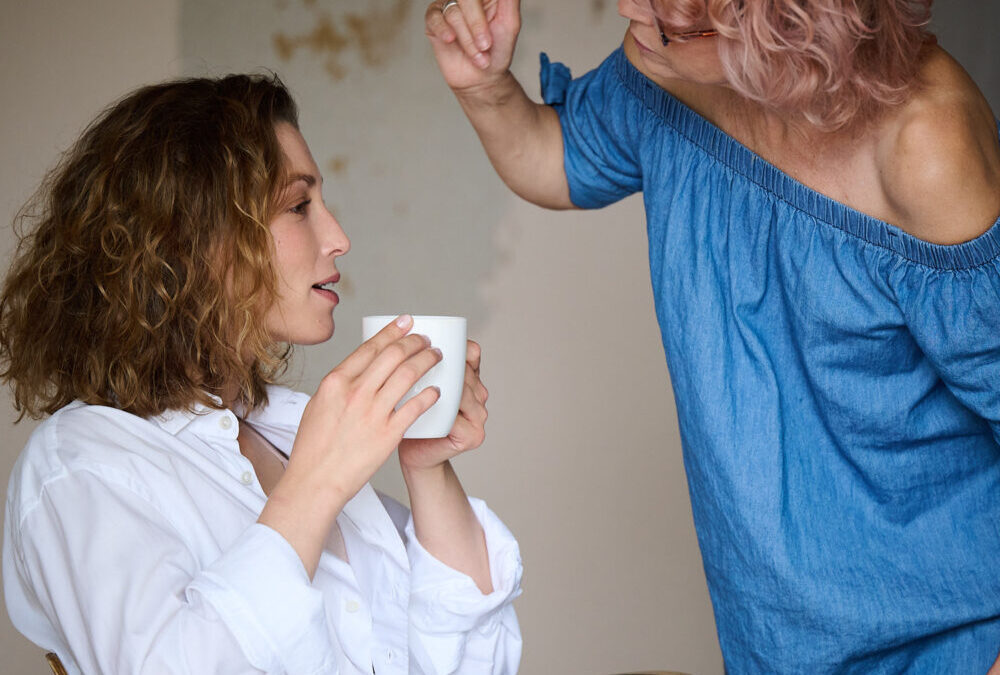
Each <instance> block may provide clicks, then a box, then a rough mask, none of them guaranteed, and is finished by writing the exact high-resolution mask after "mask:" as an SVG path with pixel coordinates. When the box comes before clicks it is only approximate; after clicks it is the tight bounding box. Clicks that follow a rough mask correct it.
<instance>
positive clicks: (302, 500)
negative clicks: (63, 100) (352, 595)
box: [257, 481, 349, 579]
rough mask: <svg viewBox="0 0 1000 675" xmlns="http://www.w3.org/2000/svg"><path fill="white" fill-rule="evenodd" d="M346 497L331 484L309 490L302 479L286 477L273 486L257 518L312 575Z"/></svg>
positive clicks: (345, 501)
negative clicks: (287, 546)
mask: <svg viewBox="0 0 1000 675" xmlns="http://www.w3.org/2000/svg"><path fill="white" fill-rule="evenodd" d="M348 500H349V497H347V496H346V495H340V494H339V493H338V491H337V490H335V489H334V488H329V487H327V488H326V489H323V488H322V487H317V488H316V489H312V490H310V489H309V488H308V487H307V486H306V485H304V484H303V483H302V482H298V483H297V484H295V485H292V482H291V481H286V482H285V484H284V485H282V484H281V483H279V484H278V485H277V486H276V487H275V490H274V492H272V493H271V495H270V496H269V497H268V500H267V503H266V504H264V509H263V510H262V511H261V514H260V517H259V518H258V519H257V522H258V523H260V524H261V525H267V526H268V527H270V528H271V529H272V530H274V531H276V532H277V533H278V534H280V535H281V536H282V537H284V538H285V540H286V541H287V542H288V543H289V545H291V547H292V548H293V549H295V552H296V553H297V554H298V555H299V558H300V559H301V560H302V565H303V566H304V567H305V569H306V573H307V574H308V575H309V578H310V579H312V578H313V576H315V574H316V568H317V567H318V566H319V559H320V556H321V555H322V553H323V547H324V546H325V544H326V540H327V537H328V536H329V533H330V530H331V529H332V528H333V524H334V523H335V522H336V520H337V515H338V514H339V513H340V512H341V510H343V508H344V505H346V504H347V502H348Z"/></svg>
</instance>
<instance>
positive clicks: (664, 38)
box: [656, 19, 719, 47]
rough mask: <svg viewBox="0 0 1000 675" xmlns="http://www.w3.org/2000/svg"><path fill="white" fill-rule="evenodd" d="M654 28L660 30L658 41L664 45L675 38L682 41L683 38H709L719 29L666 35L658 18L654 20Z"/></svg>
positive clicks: (717, 32)
mask: <svg viewBox="0 0 1000 675" xmlns="http://www.w3.org/2000/svg"><path fill="white" fill-rule="evenodd" d="M656 28H657V29H658V30H659V31H660V42H662V43H663V46H664V47H666V46H667V45H668V44H670V43H671V42H674V41H677V40H680V41H684V40H693V39H697V38H711V37H716V36H717V35H718V34H719V31H717V30H715V29H709V30H691V31H687V32H686V33H678V34H677V35H674V36H673V37H667V34H666V33H664V32H663V26H662V25H661V24H660V20H659V19H657V20H656Z"/></svg>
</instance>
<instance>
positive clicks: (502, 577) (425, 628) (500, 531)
mask: <svg viewBox="0 0 1000 675" xmlns="http://www.w3.org/2000/svg"><path fill="white" fill-rule="evenodd" d="M469 504H470V505H471V506H472V510H473V512H474V513H475V514H476V518H478V519H479V522H480V524H481V525H482V527H483V532H484V533H485V534H486V548H487V551H488V553H489V558H490V577H491V579H492V582H493V592H492V593H490V594H488V595H483V593H482V591H480V590H479V588H478V587H477V586H476V583H475V582H474V581H473V580H472V578H471V577H469V576H468V575H466V574H463V573H462V572H458V571H456V570H454V569H452V568H450V567H448V566H447V565H445V564H444V563H442V562H441V561H440V560H438V559H437V558H435V557H434V556H433V555H431V554H430V553H429V552H428V551H427V549H425V548H424V547H423V546H421V544H420V542H419V541H418V540H417V534H416V531H415V529H414V525H413V517H412V516H410V520H409V522H407V524H406V540H407V553H408V555H409V558H410V570H411V574H412V577H411V583H410V593H411V595H410V620H411V622H412V626H413V628H414V629H415V630H417V631H419V632H420V633H423V634H425V635H428V636H429V635H439V636H444V635H448V634H455V633H467V632H469V631H471V630H473V629H478V630H479V631H481V632H482V633H489V632H492V631H496V630H499V628H500V623H501V621H502V614H503V609H504V608H505V607H506V606H507V605H509V604H510V603H511V601H513V600H514V598H516V597H517V596H518V595H520V594H521V574H522V565H521V552H520V549H519V548H518V545H517V540H515V539H514V535H512V534H511V533H510V530H508V529H507V527H506V526H505V525H504V524H503V523H502V522H501V521H500V519H499V518H498V517H497V516H496V514H494V513H493V512H492V511H491V510H490V509H489V507H487V506H486V503H485V502H483V501H482V500H480V499H475V498H471V497H470V498H469Z"/></svg>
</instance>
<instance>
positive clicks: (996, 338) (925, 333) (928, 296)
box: [894, 258, 1000, 444]
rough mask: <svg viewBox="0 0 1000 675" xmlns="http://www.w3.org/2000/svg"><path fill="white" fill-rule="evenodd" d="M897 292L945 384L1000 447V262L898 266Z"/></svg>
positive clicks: (912, 329)
mask: <svg viewBox="0 0 1000 675" xmlns="http://www.w3.org/2000/svg"><path fill="white" fill-rule="evenodd" d="M894 286H895V291H896V293H897V296H898V299H899V303H900V307H901V308H902V310H903V313H904V317H905V321H906V324H907V326H908V328H909V329H910V333H911V334H912V335H913V337H914V339H915V340H916V342H917V344H918V345H919V346H920V348H921V350H922V351H923V352H924V354H925V355H926V356H927V358H928V360H929V361H930V363H931V364H932V365H933V367H934V368H935V370H936V371H937V373H938V374H939V375H940V377H941V380H942V381H943V382H944V384H945V385H946V386H947V387H948V389H949V391H951V393H952V394H953V395H954V396H955V397H956V398H957V399H958V400H959V401H960V402H961V403H962V404H963V405H964V406H966V407H967V408H969V409H970V410H972V412H974V413H975V414H976V415H978V416H979V417H982V418H983V419H984V420H986V422H987V423H988V424H989V425H990V428H991V429H992V431H993V438H994V439H995V441H996V442H997V443H998V444H1000V258H994V259H992V260H989V261H987V262H985V263H982V264H979V265H976V266H973V267H970V268H967V269H933V268H930V267H924V266H921V265H917V264H913V263H911V264H905V265H900V266H899V267H897V269H896V272H895V284H894Z"/></svg>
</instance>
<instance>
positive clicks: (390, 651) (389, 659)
mask: <svg viewBox="0 0 1000 675" xmlns="http://www.w3.org/2000/svg"><path fill="white" fill-rule="evenodd" d="M392 657H393V654H392V650H391V649H390V650H389V651H387V652H386V653H385V660H386V661H388V662H389V663H392Z"/></svg>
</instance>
